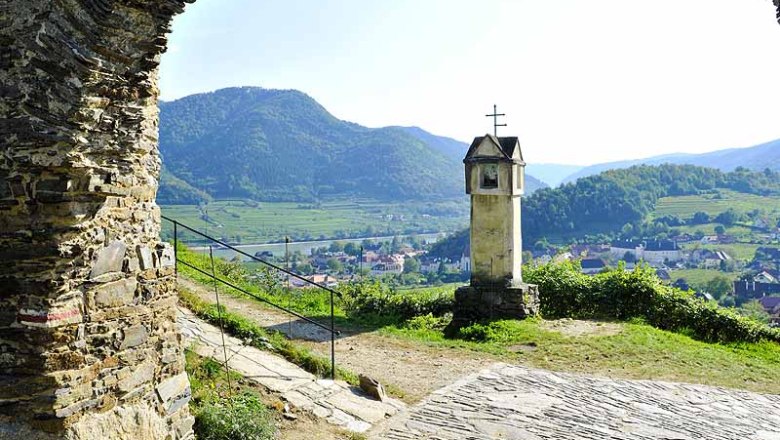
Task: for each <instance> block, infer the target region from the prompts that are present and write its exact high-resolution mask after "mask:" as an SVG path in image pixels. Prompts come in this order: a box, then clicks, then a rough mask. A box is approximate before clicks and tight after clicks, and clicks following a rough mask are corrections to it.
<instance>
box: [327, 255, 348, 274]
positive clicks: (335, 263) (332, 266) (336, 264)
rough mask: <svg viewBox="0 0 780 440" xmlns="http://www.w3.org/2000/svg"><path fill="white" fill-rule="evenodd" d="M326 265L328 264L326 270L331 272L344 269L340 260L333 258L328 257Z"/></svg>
mask: <svg viewBox="0 0 780 440" xmlns="http://www.w3.org/2000/svg"><path fill="white" fill-rule="evenodd" d="M327 265H328V270H330V271H332V272H341V271H342V270H343V269H344V265H343V264H341V261H339V260H337V259H335V258H329V259H328V262H327Z"/></svg>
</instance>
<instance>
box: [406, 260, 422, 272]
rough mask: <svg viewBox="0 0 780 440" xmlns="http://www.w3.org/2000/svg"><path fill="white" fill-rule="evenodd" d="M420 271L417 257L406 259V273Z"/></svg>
mask: <svg viewBox="0 0 780 440" xmlns="http://www.w3.org/2000/svg"><path fill="white" fill-rule="evenodd" d="M419 271H420V262H419V261H417V259H416V258H406V259H404V273H416V272H419Z"/></svg>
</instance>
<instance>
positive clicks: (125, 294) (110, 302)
mask: <svg viewBox="0 0 780 440" xmlns="http://www.w3.org/2000/svg"><path fill="white" fill-rule="evenodd" d="M137 288H138V281H137V280H136V279H135V278H126V279H124V280H119V281H114V282H112V283H106V284H103V285H101V286H99V287H97V288H95V304H96V305H97V306H98V307H120V306H126V305H130V304H132V303H133V299H134V298H135V291H136V289H137Z"/></svg>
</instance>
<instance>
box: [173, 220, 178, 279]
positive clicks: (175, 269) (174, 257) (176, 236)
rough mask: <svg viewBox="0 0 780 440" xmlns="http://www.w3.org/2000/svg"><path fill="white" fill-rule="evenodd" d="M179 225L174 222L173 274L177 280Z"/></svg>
mask: <svg viewBox="0 0 780 440" xmlns="http://www.w3.org/2000/svg"><path fill="white" fill-rule="evenodd" d="M178 224H179V222H177V221H174V222H173V259H174V264H173V273H174V274H175V275H176V279H177V280H178V279H179V228H177V227H176V226H177V225H178ZM177 282H178V281H177Z"/></svg>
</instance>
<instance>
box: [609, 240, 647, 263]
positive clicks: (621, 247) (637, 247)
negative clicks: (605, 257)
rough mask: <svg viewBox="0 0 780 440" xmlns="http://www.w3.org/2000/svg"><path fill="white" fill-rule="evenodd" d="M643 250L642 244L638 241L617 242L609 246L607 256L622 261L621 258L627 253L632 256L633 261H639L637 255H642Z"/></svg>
mask: <svg viewBox="0 0 780 440" xmlns="http://www.w3.org/2000/svg"><path fill="white" fill-rule="evenodd" d="M643 249H644V244H643V243H642V242H640V241H636V240H618V241H613V242H612V243H611V244H610V246H609V255H610V256H612V257H614V258H616V259H619V260H620V259H623V257H624V256H625V255H626V253H629V254H631V255H633V256H634V258H635V259H637V260H639V259H640V257H639V255H641V254H642V250H643Z"/></svg>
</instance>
